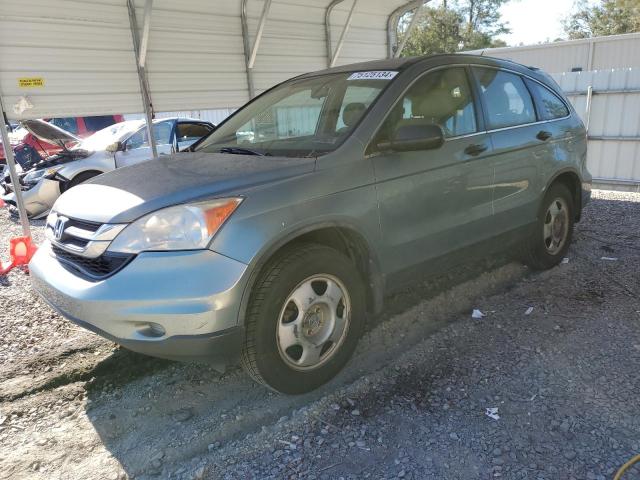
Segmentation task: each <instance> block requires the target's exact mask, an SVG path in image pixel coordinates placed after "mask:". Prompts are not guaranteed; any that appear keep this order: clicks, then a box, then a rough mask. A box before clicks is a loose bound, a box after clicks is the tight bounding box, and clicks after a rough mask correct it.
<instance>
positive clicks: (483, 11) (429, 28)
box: [402, 0, 510, 56]
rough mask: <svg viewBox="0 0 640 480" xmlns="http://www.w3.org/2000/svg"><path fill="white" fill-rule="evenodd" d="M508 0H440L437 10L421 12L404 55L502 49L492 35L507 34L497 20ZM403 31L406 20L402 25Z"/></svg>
mask: <svg viewBox="0 0 640 480" xmlns="http://www.w3.org/2000/svg"><path fill="white" fill-rule="evenodd" d="M507 1H509V0H449V1H447V0H443V2H442V4H441V5H440V6H438V7H427V8H425V9H423V12H424V13H423V15H422V17H421V18H420V20H419V21H418V24H417V25H416V27H415V29H414V30H413V32H412V33H411V36H410V37H409V39H408V40H407V44H406V45H405V49H404V51H403V55H404V56H412V55H428V54H433V53H453V52H457V51H460V50H473V49H478V48H487V47H494V46H504V45H505V43H504V42H503V41H501V40H497V39H496V36H498V35H500V34H503V33H509V31H510V30H509V28H508V27H507V25H506V24H505V23H504V22H502V21H501V19H500V12H499V8H500V6H502V5H503V4H504V3H506V2H507ZM402 24H403V26H404V27H405V28H406V27H407V26H408V24H409V20H408V19H406V18H405V19H404V21H403V22H402Z"/></svg>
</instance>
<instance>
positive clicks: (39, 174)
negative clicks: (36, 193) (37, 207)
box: [23, 165, 62, 183]
mask: <svg viewBox="0 0 640 480" xmlns="http://www.w3.org/2000/svg"><path fill="white" fill-rule="evenodd" d="M61 168H62V165H58V166H56V167H49V168H43V169H41V170H34V171H33V172H29V173H27V174H26V175H25V176H24V178H23V181H24V182H25V183H36V182H37V181H38V180H40V179H41V178H45V177H52V176H53V175H55V174H56V172H57V171H58V170H60V169H61Z"/></svg>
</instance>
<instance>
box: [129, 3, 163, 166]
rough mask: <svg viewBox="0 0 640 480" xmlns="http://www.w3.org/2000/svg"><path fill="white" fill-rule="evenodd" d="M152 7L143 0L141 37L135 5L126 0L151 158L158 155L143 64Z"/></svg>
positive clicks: (151, 105)
mask: <svg viewBox="0 0 640 480" xmlns="http://www.w3.org/2000/svg"><path fill="white" fill-rule="evenodd" d="M152 8H153V0H145V3H144V18H143V24H142V38H140V35H139V33H138V20H137V18H136V7H135V5H134V4H133V0H127V9H128V12H129V24H130V27H131V40H132V42H133V53H134V55H135V58H136V68H137V70H138V80H139V82H140V94H141V95H142V105H143V107H144V115H145V118H146V123H147V134H148V135H149V145H150V146H151V154H152V155H153V158H157V157H158V148H157V146H156V137H155V135H154V134H153V117H154V113H153V103H152V102H151V94H150V91H149V81H148V79H147V72H146V69H145V65H146V62H147V47H148V45H149V31H150V30H151V12H152Z"/></svg>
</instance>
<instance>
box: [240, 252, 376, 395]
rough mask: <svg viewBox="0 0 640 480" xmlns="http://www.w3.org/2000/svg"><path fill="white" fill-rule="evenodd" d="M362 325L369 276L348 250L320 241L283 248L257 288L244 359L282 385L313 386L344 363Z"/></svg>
mask: <svg viewBox="0 0 640 480" xmlns="http://www.w3.org/2000/svg"><path fill="white" fill-rule="evenodd" d="M327 292H330V294H329V295H325V294H326V293H327ZM337 298H339V300H336V299H337ZM364 324H365V295H364V287H363V280H362V277H361V276H360V273H359V272H358V270H357V269H356V267H355V265H354V264H353V262H352V261H351V260H350V259H349V258H348V257H346V256H345V255H343V254H342V253H340V252H338V251H337V250H334V249H332V248H329V247H326V246H324V245H317V244H307V245H302V246H297V247H293V248H289V249H285V250H283V251H282V252H281V253H280V254H278V255H277V256H276V257H275V258H274V259H273V260H272V261H270V262H269V263H268V264H267V265H266V267H265V269H264V270H263V272H262V273H261V274H260V276H259V278H258V279H257V281H256V284H255V285H254V288H253V291H252V292H251V296H250V300H249V305H248V308H247V321H246V332H245V341H244V345H243V349H242V355H241V361H242V366H243V367H244V369H245V371H246V372H247V373H248V374H249V375H250V376H251V377H252V378H253V379H254V380H256V381H257V382H258V383H261V384H263V385H266V386H267V387H269V388H271V389H273V390H275V391H277V392H281V393H286V394H301V393H306V392H309V391H311V390H314V389H316V388H318V387H319V386H321V385H323V384H324V383H326V382H328V381H329V380H331V379H332V378H333V377H334V376H335V375H336V374H337V373H338V372H339V371H340V370H341V369H342V368H343V367H344V365H345V364H346V363H347V361H348V360H349V358H350V357H351V355H352V354H353V351H354V350H355V347H356V345H357V343H358V340H359V339H360V336H361V335H362V331H363V327H364Z"/></svg>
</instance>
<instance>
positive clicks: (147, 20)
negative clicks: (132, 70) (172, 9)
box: [138, 0, 153, 68]
mask: <svg viewBox="0 0 640 480" xmlns="http://www.w3.org/2000/svg"><path fill="white" fill-rule="evenodd" d="M152 9H153V0H146V1H145V2H144V17H143V19H142V38H141V39H140V52H139V55H138V65H140V66H141V67H142V68H144V65H145V63H146V61H147V47H148V46H149V30H150V29H151V12H152Z"/></svg>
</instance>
